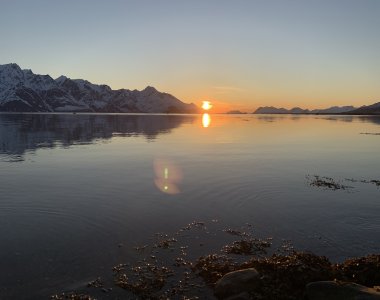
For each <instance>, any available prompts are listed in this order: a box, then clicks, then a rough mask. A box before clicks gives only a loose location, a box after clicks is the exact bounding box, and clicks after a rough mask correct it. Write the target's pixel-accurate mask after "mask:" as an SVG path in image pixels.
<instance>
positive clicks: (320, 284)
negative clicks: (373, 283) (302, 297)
mask: <svg viewBox="0 0 380 300" xmlns="http://www.w3.org/2000/svg"><path fill="white" fill-rule="evenodd" d="M306 295H307V299H308V300H372V299H373V300H376V299H378V300H379V299H380V292H378V291H377V290H375V289H373V288H368V287H365V286H363V285H359V284H356V283H352V282H338V281H317V282H311V283H309V284H308V285H307V286H306Z"/></svg>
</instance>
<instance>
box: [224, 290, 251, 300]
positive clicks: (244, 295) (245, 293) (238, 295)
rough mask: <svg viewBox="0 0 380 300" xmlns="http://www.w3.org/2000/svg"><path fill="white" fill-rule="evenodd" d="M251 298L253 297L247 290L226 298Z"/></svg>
mask: <svg viewBox="0 0 380 300" xmlns="http://www.w3.org/2000/svg"><path fill="white" fill-rule="evenodd" d="M250 299H252V297H251V296H250V295H249V294H248V293H247V292H243V293H240V294H237V295H233V296H231V297H228V298H227V299H226V300H250Z"/></svg>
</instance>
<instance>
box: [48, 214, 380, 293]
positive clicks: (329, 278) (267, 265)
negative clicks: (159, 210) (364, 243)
mask: <svg viewBox="0 0 380 300" xmlns="http://www.w3.org/2000/svg"><path fill="white" fill-rule="evenodd" d="M217 222H218V221H217V220H212V221H211V222H208V223H205V222H192V223H191V224H188V225H187V226H185V227H183V228H181V229H180V230H178V231H177V232H175V233H174V234H172V235H168V234H164V233H157V234H156V235H155V236H154V237H153V242H152V243H150V244H146V245H142V246H138V247H134V251H135V252H136V254H137V255H138V256H139V258H140V259H139V260H138V261H134V262H125V263H124V262H123V263H120V264H118V265H116V266H113V268H112V281H107V280H103V279H102V277H95V279H94V280H92V281H90V282H88V284H87V286H84V287H82V288H79V289H78V290H76V291H65V292H61V293H58V294H55V295H52V296H51V299H54V300H63V299H73V300H93V299H228V300H238V299H241V300H246V299H268V300H271V299H273V300H274V299H280V300H281V299H283V300H295V299H308V300H319V299H321V300H322V299H327V300H329V299H336V300H340V299H345V300H349V299H380V288H379V286H380V254H372V255H368V256H365V257H359V258H351V259H346V260H345V261H344V262H342V263H333V262H330V261H329V259H328V258H326V257H324V256H318V255H315V254H313V253H310V252H304V251H296V250H294V249H293V247H292V245H291V244H290V243H289V242H288V241H283V242H282V243H281V245H280V246H277V247H273V242H272V239H271V238H265V239H262V238H258V237H256V236H255V235H254V230H253V227H252V226H251V225H249V224H247V225H245V226H243V227H241V228H239V229H231V228H227V229H223V230H221V228H220V225H217V226H215V224H216V223H217ZM213 228H214V229H213ZM220 234H221V235H223V239H224V240H223V243H224V245H223V246H222V247H220V248H218V247H215V245H217V244H218V243H214V242H215V241H213V239H217V240H218V241H220V237H218V235H220ZM208 243H209V244H213V246H211V247H208V246H207V244H208ZM118 247H124V246H123V245H118ZM200 253H203V255H199V254H200ZM110 272H111V270H110Z"/></svg>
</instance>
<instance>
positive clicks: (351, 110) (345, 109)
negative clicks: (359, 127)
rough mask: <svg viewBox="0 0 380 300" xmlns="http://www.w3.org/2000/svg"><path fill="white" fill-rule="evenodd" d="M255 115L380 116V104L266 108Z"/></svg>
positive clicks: (261, 108)
mask: <svg viewBox="0 0 380 300" xmlns="http://www.w3.org/2000/svg"><path fill="white" fill-rule="evenodd" d="M253 113H254V114H298V115H299V114H330V115H332V114H346V115H380V102H377V103H374V104H371V105H368V106H362V107H359V108H356V107H354V106H332V107H329V108H325V109H313V110H309V109H302V108H300V107H294V108H292V109H285V108H276V107H273V106H264V107H259V108H258V109H256V110H255V111H254V112H253Z"/></svg>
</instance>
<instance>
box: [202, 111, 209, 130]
mask: <svg viewBox="0 0 380 300" xmlns="http://www.w3.org/2000/svg"><path fill="white" fill-rule="evenodd" d="M210 124H211V117H210V115H209V114H203V115H202V125H203V127H204V128H207V127H209V126H210Z"/></svg>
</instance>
